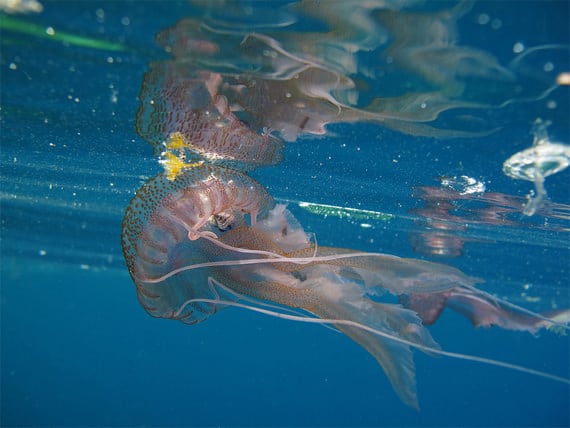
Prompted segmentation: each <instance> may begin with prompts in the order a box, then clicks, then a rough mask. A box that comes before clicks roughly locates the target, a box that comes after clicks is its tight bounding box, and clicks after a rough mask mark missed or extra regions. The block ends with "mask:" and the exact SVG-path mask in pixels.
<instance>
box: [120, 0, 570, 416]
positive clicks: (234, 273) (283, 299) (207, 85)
mask: <svg viewBox="0 0 570 428" xmlns="http://www.w3.org/2000/svg"><path fill="white" fill-rule="evenodd" d="M335 4H337V3H335ZM340 4H341V3H340V2H339V3H338V5H340ZM302 7H309V6H308V3H306V4H305V6H302ZM341 9H342V8H341ZM457 13H458V14H459V13H463V12H461V8H460V9H458V12H457ZM359 16H360V17H362V15H359ZM382 16H384V14H378V17H382ZM329 18H330V17H329ZM451 18H453V14H452V15H450V16H447V18H446V19H447V21H449V22H452V21H453V19H451ZM422 19H427V18H426V17H425V16H424V17H422ZM438 19H441V17H439V18H438ZM444 21H445V20H443V21H442V22H444ZM447 21H446V22H447ZM331 22H335V20H334V19H333V20H331ZM339 22H340V21H339ZM442 25H443V24H442ZM357 28H358V26H355V27H354V28H352V30H354V31H355V33H353V34H352V33H339V34H344V36H345V37H348V36H354V37H356V36H358V35H359V33H358V31H356V29H357ZM419 28H429V26H419ZM444 29H445V27H442V28H440V30H444ZM390 30H393V31H394V32H395V34H394V36H395V40H396V41H398V43H401V45H400V49H401V52H402V54H404V53H406V52H408V54H410V55H411V52H412V51H413V52H418V51H422V50H423V52H424V54H428V53H430V52H434V51H437V52H438V53H439V54H440V56H441V55H443V58H445V59H446V61H443V64H448V68H449V69H448V70H447V71H448V72H450V73H451V72H452V69H453V64H454V61H453V58H458V59H461V58H464V57H465V56H468V57H470V58H471V59H473V60H474V61H475V63H481V62H484V63H486V65H487V67H486V69H488V70H490V71H489V72H488V73H487V72H484V71H482V70H485V68H481V67H473V68H469V67H468V68H467V69H462V73H463V75H469V74H470V73H471V74H474V75H479V74H481V73H482V74H483V77H484V79H490V78H492V76H495V75H496V74H497V73H496V71H497V70H499V71H500V72H501V73H499V75H500V76H499V77H500V79H501V80H509V78H510V73H511V72H510V71H508V70H506V69H503V68H500V67H499V66H498V65H497V64H495V62H494V59H492V58H489V57H488V56H487V55H483V54H482V53H480V52H478V51H476V50H464V49H463V50H462V49H460V48H458V47H456V46H453V45H451V44H450V45H449V46H448V45H446V46H441V44H442V43H444V42H445V40H447V39H448V38H447V37H444V36H441V35H440V39H441V41H440V42H438V43H436V46H433V44H431V45H430V44H428V45H427V46H424V42H423V41H422V39H421V38H417V37H412V38H410V37H408V36H409V34H407V33H406V31H408V30H406V31H403V33H404V34H398V31H400V30H398V29H390ZM440 30H438V31H440ZM409 31H413V30H409ZM443 33H444V34H445V31H444V32H443ZM438 34H439V33H438ZM331 35H332V36H333V37H334V35H335V33H334V32H330V33H322V34H320V35H315V34H311V33H299V34H297V35H295V36H291V37H289V38H288V37H287V33H283V34H282V35H281V36H282V38H283V42H282V43H281V42H279V41H278V40H277V39H274V38H272V37H269V36H267V35H263V34H260V33H248V34H246V35H244V34H243V32H239V31H235V29H227V28H226V29H221V30H216V29H215V28H212V27H209V26H207V25H203V24H201V23H200V22H199V21H196V20H183V21H181V22H180V23H179V24H178V25H177V26H175V27H173V28H171V29H168V30H165V31H164V32H161V33H160V34H159V36H158V40H159V42H160V43H161V44H162V45H163V46H165V47H166V48H167V49H168V50H169V51H170V52H171V53H172V54H173V56H174V60H171V61H160V62H155V63H152V64H151V67H150V71H149V72H148V73H147V74H146V76H145V80H144V83H143V87H142V90H141V94H140V100H141V106H140V109H139V112H138V115H137V131H138V132H139V134H140V135H141V136H142V137H143V138H145V139H146V140H147V141H148V142H149V143H150V144H151V145H152V146H153V148H154V149H155V152H156V153H157V154H160V156H161V163H162V164H163V166H164V167H165V172H164V173H163V174H159V175H158V176H156V177H154V178H152V179H151V180H149V181H148V182H147V183H146V184H145V185H144V186H143V187H142V188H141V189H139V191H137V193H136V195H135V196H134V197H133V199H132V200H131V202H130V204H129V206H128V208H127V211H126V213H125V217H124V220H123V231H122V245H123V253H124V255H125V259H126V262H127V266H128V268H129V272H130V274H131V276H132V278H133V281H134V283H135V285H136V289H137V294H138V298H139V301H140V302H141V304H142V306H143V307H144V308H145V310H146V311H147V312H148V313H150V314H151V315H153V316H156V317H163V318H172V319H177V320H180V321H182V322H185V323H187V324H195V323H198V322H200V321H203V320H205V319H206V318H208V317H209V316H210V315H212V314H214V313H216V312H217V311H218V310H220V309H222V308H224V307H228V306H240V307H248V308H249V309H252V310H256V311H260V312H264V313H270V314H272V315H276V316H280V317H283V318H288V319H293V320H298V321H304V322H315V323H323V324H330V325H333V326H334V327H336V328H337V329H338V330H340V331H342V332H343V333H345V334H346V335H347V336H349V337H350V338H351V339H353V340H354V341H355V342H357V343H358V344H360V345H361V346H362V347H363V348H365V349H366V350H367V351H368V352H369V353H370V354H372V355H373V356H374V357H375V359H376V360H377V361H378V363H379V364H380V365H381V366H382V368H383V369H384V372H385V373H386V375H387V376H388V378H389V380H390V382H391V383H392V385H393V387H394V389H395V391H396V393H397V394H398V396H399V397H400V398H401V399H402V401H403V402H404V403H406V404H407V405H409V406H412V407H415V408H417V407H418V400H417V397H416V384H415V367H414V362H413V357H412V348H417V349H419V350H422V351H424V352H426V353H429V354H431V355H435V354H443V355H448V356H455V357H459V358H466V359H472V360H476V361H480V362H484V363H490V364H496V365H502V366H504V367H509V368H512V369H517V370H521V371H526V372H529V373H534V374H537V375H540V376H544V377H549V378H551V379H553V380H557V381H562V382H568V380H566V379H562V378H560V377H557V376H553V375H548V374H545V373H540V372H537V371H533V370H530V369H525V368H521V367H518V366H513V365H510V364H507V363H500V362H496V361H491V360H486V359H484V358H479V357H472V356H466V355H459V354H452V353H449V352H445V351H442V350H440V348H439V346H438V345H437V343H436V342H435V340H434V339H433V338H432V337H431V335H430V333H429V331H428V329H427V327H426V326H427V325H429V324H431V323H433V322H435V321H436V319H437V317H438V316H439V314H440V313H441V311H442V310H443V309H444V308H446V307H449V308H451V309H453V310H456V311H458V312H460V313H461V314H463V315H465V316H466V317H468V318H469V319H470V320H471V321H472V323H473V324H474V325H476V326H479V325H483V326H488V325H498V326H500V327H503V328H507V329H514V330H525V331H529V332H532V333H534V332H536V331H538V330H539V329H541V328H543V327H547V328H550V327H553V326H555V327H558V328H566V327H565V325H566V323H567V321H568V316H569V315H568V311H557V312H552V313H544V314H540V315H539V314H533V313H531V312H528V311H525V310H524V309H522V308H518V307H515V306H513V305H510V304H508V303H506V302H502V301H499V300H498V299H496V298H494V297H492V296H490V295H488V294H486V293H484V292H482V291H479V290H477V289H476V288H475V287H474V284H475V283H477V282H478V280H477V279H476V278H471V277H469V276H466V275H464V274H463V273H462V272H460V271H459V270H457V269H455V268H452V267H449V266H446V265H443V264H437V263H431V262H427V261H422V260H413V259H403V258H399V257H396V256H392V255H387V254H379V253H363V252H357V251H354V250H349V249H339V248H333V247H323V246H318V245H317V244H316V242H315V241H314V240H312V239H311V237H310V235H308V234H307V233H305V231H304V230H303V228H302V226H301V225H300V224H299V222H298V221H297V220H296V219H295V218H294V217H293V215H292V214H291V213H290V212H289V211H288V210H287V208H286V207H285V206H284V205H278V204H275V202H274V201H273V198H272V197H271V195H270V194H269V193H268V192H267V190H266V189H265V187H264V186H263V185H261V184H260V183H258V182H257V181H255V180H254V179H253V178H251V177H250V176H249V175H247V171H250V170H252V169H254V168H257V167H260V166H264V165H274V164H277V163H279V162H280V160H281V155H282V153H281V152H282V150H283V147H284V144H283V140H287V141H289V140H294V139H296V138H297V137H298V136H299V135H301V134H307V133H308V134H323V133H324V132H325V125H326V124H327V123H331V122H335V121H336V122H343V121H359V120H364V121H374V122H381V123H383V124H384V125H386V126H389V127H392V128H394V129H399V130H402V131H405V132H408V133H413V134H417V135H440V136H449V135H454V136H459V135H462V132H461V131H449V130H446V129H441V128H439V127H438V125H437V123H432V122H434V121H435V120H436V119H437V116H438V114H439V113H440V112H442V111H447V110H453V109H456V108H459V107H471V108H474V109H477V108H481V107H483V106H486V105H487V101H488V100H487V99H485V100H480V99H478V100H477V101H476V102H474V101H473V100H470V101H466V100H465V99H461V97H460V93H459V92H458V91H459V88H462V87H464V86H463V85H461V84H456V83H457V82H456V81H455V80H456V79H453V82H454V85H453V88H451V87H443V88H441V90H440V91H437V90H433V91H429V92H413V91H410V92H409V93H407V94H403V95H399V96H395V97H392V98H383V97H377V98H374V99H372V101H371V102H370V104H369V105H367V106H364V107H358V106H356V105H350V100H352V99H357V98H358V96H357V95H358V94H357V91H356V88H355V86H354V82H353V81H352V80H351V79H350V78H349V77H348V75H349V74H350V65H351V64H352V62H351V60H352V59H354V58H353V57H352V56H351V55H352V53H354V52H358V51H359V49H355V43H356V45H358V43H360V42H362V43H364V42H365V41H366V43H373V44H374V46H373V47H370V46H369V47H367V48H366V49H369V48H370V49H371V48H375V47H377V46H378V45H381V44H382V43H385V41H384V42H383V41H382V40H384V39H385V38H383V37H381V34H380V33H378V34H376V33H370V35H375V36H377V38H376V39H375V38H374V37H373V38H372V39H371V38H369V37H368V38H365V39H364V40H360V41H359V40H357V39H358V37H356V39H354V40H342V43H340V42H339V43H338V45H337V48H339V49H340V51H342V52H343V55H340V56H338V55H332V54H331V52H329V51H327V50H326V49H325V46H328V47H329V48H331V47H332V46H333V45H335V43H336V42H337V41H335V40H331V39H330V37H331ZM317 36H319V37H317ZM360 36H362V34H360ZM315 37H317V38H316V39H315V40H318V43H317V44H322V48H323V49H325V51H326V52H327V54H326V55H325V56H324V57H323V58H320V59H319V58H316V57H315V55H316V53H315V52H304V51H303V46H304V43H303V41H306V40H307V39H308V38H315ZM431 40H432V41H434V39H433V38H432V39H431ZM437 40H439V39H435V41H437ZM410 43H411V45H410ZM445 43H447V42H445ZM228 46H230V47H231V46H234V48H230V49H229V50H228ZM285 48H287V49H285ZM361 49H364V47H363V46H361ZM226 54H228V55H226ZM410 55H404V56H403V57H401V58H395V59H396V60H400V61H401V62H402V63H403V64H405V66H406V67H409V68H411V69H413V68H414V64H413V63H410V62H409V61H410V58H411V56H410ZM428 56H429V55H428ZM333 59H334V60H338V62H337V63H335V64H334V65H333V64H332V62H333ZM232 61H234V63H232ZM248 61H249V62H250V64H248ZM466 63H467V64H469V63H470V62H469V61H467V62H466ZM416 65H417V68H416V72H417V74H418V76H419V77H423V78H424V79H426V80H430V81H433V82H432V85H431V86H437V85H438V84H443V83H441V79H439V78H438V76H439V74H438V75H433V74H429V73H428V74H426V73H425V70H424V68H423V67H421V66H420V65H418V64H416ZM240 67H241V68H240ZM248 70H253V71H248ZM419 77H418V78H419ZM454 77H456V78H459V76H454ZM444 80H445V79H444ZM507 86H508V85H507ZM424 87H425V85H424ZM450 94H451V95H450ZM503 95H506V96H508V95H509V94H503ZM341 100H342V102H341ZM501 102H502V100H501ZM424 104H425V105H426V106H427V108H425V109H416V108H414V106H416V107H417V106H419V105H424ZM404 106H408V108H407V109H406V108H403V107H404ZM426 122H428V123H429V125H428V124H426ZM248 217H249V218H248ZM389 295H394V296H396V297H397V298H398V300H399V303H397V304H396V303H393V300H390V298H389ZM273 304H277V305H279V306H278V307H276V306H274V305H273ZM287 308H293V310H300V311H305V312H308V314H307V315H306V316H301V315H299V313H295V314H292V313H291V312H288V309H287Z"/></svg>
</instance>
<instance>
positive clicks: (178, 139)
mask: <svg viewBox="0 0 570 428" xmlns="http://www.w3.org/2000/svg"><path fill="white" fill-rule="evenodd" d="M164 145H165V146H166V148H167V149H169V150H179V149H183V148H185V147H188V143H187V142H186V139H185V138H184V135H182V133H180V132H173V133H172V134H170V135H169V137H168V140H167V141H166V142H165V143H164Z"/></svg>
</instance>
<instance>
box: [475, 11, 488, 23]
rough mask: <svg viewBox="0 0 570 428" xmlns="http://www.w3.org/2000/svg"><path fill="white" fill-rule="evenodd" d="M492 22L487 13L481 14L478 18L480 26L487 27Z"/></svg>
mask: <svg viewBox="0 0 570 428" xmlns="http://www.w3.org/2000/svg"><path fill="white" fill-rule="evenodd" d="M490 21H491V18H490V17H489V15H487V14H486V13H480V14H479V16H478V17H477V23H478V24H480V25H486V24H488V23H489V22H490Z"/></svg>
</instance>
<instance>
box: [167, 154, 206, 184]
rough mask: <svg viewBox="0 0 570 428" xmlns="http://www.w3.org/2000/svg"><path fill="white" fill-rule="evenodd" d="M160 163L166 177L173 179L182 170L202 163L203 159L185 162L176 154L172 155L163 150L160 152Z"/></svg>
mask: <svg viewBox="0 0 570 428" xmlns="http://www.w3.org/2000/svg"><path fill="white" fill-rule="evenodd" d="M160 163H161V165H162V166H163V167H164V171H165V172H166V178H168V180H170V181H173V180H175V179H176V177H178V176H179V175H180V173H181V172H182V171H183V170H185V169H190V168H195V167H198V166H200V165H202V164H203V163H204V161H198V162H191V163H185V162H183V161H182V160H181V159H180V158H179V157H178V156H176V155H173V154H172V153H170V152H164V153H162V159H161V160H160Z"/></svg>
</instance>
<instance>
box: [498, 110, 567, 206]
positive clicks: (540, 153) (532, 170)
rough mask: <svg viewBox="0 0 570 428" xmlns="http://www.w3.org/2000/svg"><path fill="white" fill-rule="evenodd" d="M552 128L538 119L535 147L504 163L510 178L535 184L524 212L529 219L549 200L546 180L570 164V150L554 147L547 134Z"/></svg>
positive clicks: (536, 122)
mask: <svg viewBox="0 0 570 428" xmlns="http://www.w3.org/2000/svg"><path fill="white" fill-rule="evenodd" d="M549 125H550V123H549V122H543V121H542V120H541V119H537V120H536V121H535V123H534V127H533V134H534V139H533V143H532V147H531V148H529V149H525V150H522V151H520V152H518V153H515V154H514V155H512V156H511V157H510V158H508V159H507V160H506V161H505V163H503V172H504V173H505V174H506V175H508V176H509V177H512V178H515V179H517V180H526V181H531V182H533V183H534V188H535V191H534V192H531V194H530V195H529V197H528V202H527V203H526V204H525V206H524V210H523V214H525V215H528V216H531V215H533V214H535V213H536V211H537V210H538V209H540V207H541V206H542V204H543V202H544V200H545V198H546V196H547V194H546V189H545V188H544V180H545V179H546V177H548V176H549V175H552V174H556V173H558V172H560V171H562V170H564V169H566V168H567V167H568V165H569V164H570V146H569V145H566V144H562V143H551V142H550V139H549V137H548V132H547V131H546V128H547V127H548V126H549Z"/></svg>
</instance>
